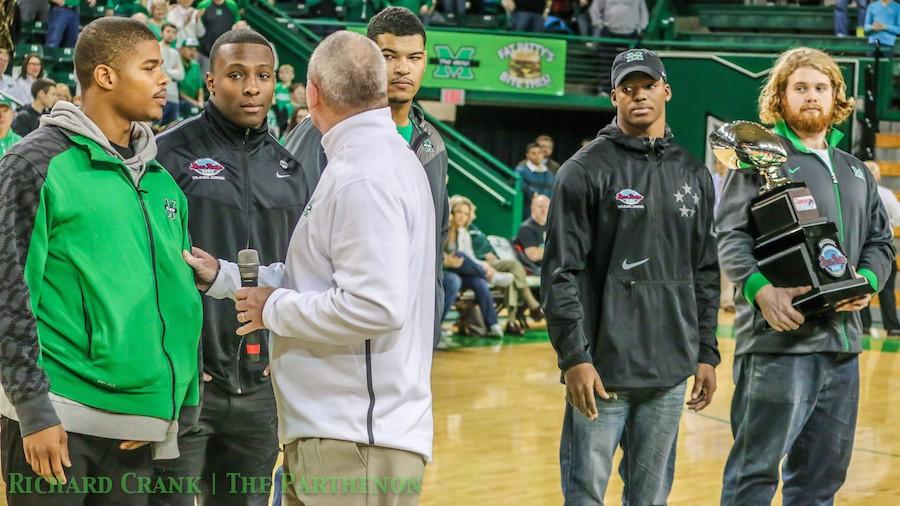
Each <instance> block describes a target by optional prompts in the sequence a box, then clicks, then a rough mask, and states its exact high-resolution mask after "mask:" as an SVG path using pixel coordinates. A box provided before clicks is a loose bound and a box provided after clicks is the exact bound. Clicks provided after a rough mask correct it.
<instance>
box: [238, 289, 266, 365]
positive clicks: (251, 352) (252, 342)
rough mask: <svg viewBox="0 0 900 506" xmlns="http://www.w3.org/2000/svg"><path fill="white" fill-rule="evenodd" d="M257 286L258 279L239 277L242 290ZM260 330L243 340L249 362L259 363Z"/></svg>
mask: <svg viewBox="0 0 900 506" xmlns="http://www.w3.org/2000/svg"><path fill="white" fill-rule="evenodd" d="M257 286H258V278H256V277H255V276H254V277H252V278H245V277H241V287H243V288H256V287H257ZM262 332H264V331H262V330H257V331H255V332H251V333H249V334H247V336H246V337H245V339H244V349H245V350H246V351H247V358H248V359H249V360H250V361H251V362H259V361H260V360H261V359H260V352H261V348H262V344H261V343H262Z"/></svg>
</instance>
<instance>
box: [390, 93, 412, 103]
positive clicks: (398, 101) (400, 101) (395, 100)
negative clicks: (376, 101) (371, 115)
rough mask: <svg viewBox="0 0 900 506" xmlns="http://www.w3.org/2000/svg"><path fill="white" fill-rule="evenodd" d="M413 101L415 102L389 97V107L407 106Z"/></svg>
mask: <svg viewBox="0 0 900 506" xmlns="http://www.w3.org/2000/svg"><path fill="white" fill-rule="evenodd" d="M412 101H413V99H412V98H410V99H406V100H399V99H396V98H393V97H391V96H390V95H388V105H406V104H408V103H410V102H412Z"/></svg>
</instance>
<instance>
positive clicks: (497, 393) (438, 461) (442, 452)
mask: <svg viewBox="0 0 900 506" xmlns="http://www.w3.org/2000/svg"><path fill="white" fill-rule="evenodd" d="M720 348H721V351H722V364H721V365H720V366H719V367H718V369H717V377H718V391H717V392H716V395H715V398H714V400H713V404H712V405H710V406H709V407H707V408H706V410H704V411H702V412H701V413H699V414H695V413H693V412H689V411H685V412H684V414H683V416H682V421H681V430H680V436H679V442H678V458H677V460H676V470H675V485H674V488H673V490H672V494H671V495H670V497H669V499H670V501H669V504H670V505H672V506H705V505H716V504H718V498H719V494H720V492H721V490H722V484H721V479H722V469H723V468H724V463H725V459H726V457H727V455H728V450H729V447H730V445H731V441H732V438H731V430H730V426H729V424H728V420H729V407H730V403H731V395H732V393H733V391H734V385H733V382H732V379H731V371H732V369H731V366H732V363H733V359H734V340H732V339H721V340H720ZM558 374H559V373H558V371H557V368H556V356H555V354H554V352H553V349H552V348H551V346H550V344H549V342H544V343H534V344H522V345H513V346H502V347H479V348H463V349H458V350H454V351H449V352H441V353H439V354H438V355H437V356H436V357H435V362H434V372H433V375H432V377H433V380H432V381H433V391H434V419H435V451H434V461H433V462H432V463H431V464H429V466H428V468H427V470H426V474H425V482H424V484H423V488H424V490H423V497H422V504H423V505H425V506H476V505H477V506H481V505H490V506H520V505H528V506H543V505H548V506H549V505H559V504H562V495H561V493H560V487H559V457H558V445H559V436H560V428H561V426H562V415H563V407H564V391H563V387H562V386H561V385H560V384H559V376H558ZM860 374H861V378H860V379H861V392H860V405H859V422H858V426H857V431H856V444H855V448H854V452H853V459H852V461H851V464H850V469H849V472H848V477H847V481H846V483H845V485H844V487H843V488H842V489H841V491H840V493H839V494H838V496H837V501H836V504H838V505H858V506H896V505H900V437H898V429H900V353H888V352H881V351H872V352H865V353H863V355H862V358H861V362H860ZM615 465H616V466H617V465H618V464H617V463H616V464H615ZM614 469H615V467H614ZM621 491H622V484H621V481H620V480H619V478H618V476H617V475H616V476H614V478H613V479H612V481H611V482H610V485H609V488H608V490H607V493H606V504H608V505H618V504H620V503H621V501H620V497H621ZM773 504H777V505H780V504H781V500H780V498H776V500H775V502H773Z"/></svg>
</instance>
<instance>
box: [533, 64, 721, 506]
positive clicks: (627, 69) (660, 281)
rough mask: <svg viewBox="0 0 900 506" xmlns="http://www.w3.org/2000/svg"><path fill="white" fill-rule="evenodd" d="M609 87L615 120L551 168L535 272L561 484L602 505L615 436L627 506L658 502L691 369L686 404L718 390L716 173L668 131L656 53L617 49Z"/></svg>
mask: <svg viewBox="0 0 900 506" xmlns="http://www.w3.org/2000/svg"><path fill="white" fill-rule="evenodd" d="M611 84H612V86H613V90H612V95H611V99H612V102H613V104H614V105H615V106H616V113H617V114H616V119H615V120H614V121H613V122H612V124H610V125H608V126H606V127H605V128H604V129H603V130H601V131H600V133H599V134H598V136H597V138H596V139H594V140H593V141H592V142H591V143H590V144H588V145H587V146H585V147H584V148H582V149H581V150H580V151H578V152H577V153H575V155H573V156H572V158H570V159H569V160H568V161H566V163H565V164H563V166H562V167H561V168H560V170H559V172H558V173H557V179H556V184H555V185H554V190H553V199H552V200H551V202H550V214H549V219H548V222H547V241H546V246H545V250H544V251H545V252H544V261H543V266H542V269H541V272H542V279H541V287H542V290H541V293H543V296H544V311H545V314H546V316H547V328H548V331H549V333H550V340H551V341H552V343H553V347H554V349H555V350H556V352H557V357H558V364H559V368H560V370H561V371H562V373H563V381H564V383H565V385H566V400H567V405H566V412H565V420H564V422H563V433H562V442H561V444H560V465H561V468H562V489H563V495H564V496H565V503H566V504H577V505H579V506H582V505H592V504H597V505H602V504H603V496H604V494H605V492H606V485H607V482H608V481H609V476H610V473H611V468H612V461H613V455H614V454H615V451H616V447H617V446H619V445H620V444H621V446H622V448H623V450H624V457H623V459H622V465H621V466H620V472H621V474H622V476H623V479H624V481H625V489H624V492H623V497H622V503H623V504H629V505H633V504H637V505H650V504H665V502H666V497H667V496H668V492H669V489H670V487H671V474H670V473H671V469H673V468H669V469H667V463H669V462H670V460H671V459H674V455H673V449H674V443H675V438H676V436H677V433H678V423H679V421H680V419H681V409H682V402H683V401H684V396H685V390H686V389H687V386H688V381H687V379H688V377H689V376H693V377H694V381H693V387H692V390H691V395H690V399H689V400H688V402H687V405H688V408H690V409H693V410H696V411H699V410H702V409H703V408H705V407H706V406H707V405H708V404H709V403H710V401H711V400H712V396H713V392H715V389H716V374H715V369H714V367H715V366H716V365H717V364H718V363H719V351H718V346H717V343H716V317H717V311H718V304H719V268H718V259H717V257H716V241H715V237H714V236H713V235H712V225H713V202H714V194H713V182H712V177H711V176H710V173H709V171H708V170H707V169H706V167H704V166H703V164H702V163H700V161H699V160H697V159H696V158H694V157H693V156H691V155H690V154H689V153H688V152H687V151H686V150H685V149H684V148H682V147H681V146H679V145H678V144H675V143H674V142H673V140H672V133H671V131H670V130H669V128H668V127H667V126H666V102H668V101H669V100H670V99H671V97H672V89H671V88H670V87H669V85H668V83H667V82H666V71H665V67H664V66H663V64H662V61H660V59H659V57H658V56H657V55H656V54H654V53H653V52H651V51H647V50H645V49H632V50H628V51H625V52H623V53H621V54H619V55H618V56H617V57H616V59H615V61H614V63H613V66H612V80H611ZM663 237H664V238H665V240H660V238H663Z"/></svg>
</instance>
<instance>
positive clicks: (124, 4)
mask: <svg viewBox="0 0 900 506" xmlns="http://www.w3.org/2000/svg"><path fill="white" fill-rule="evenodd" d="M135 14H143V15H144V19H143V21H144V23H146V22H147V21H146V20H147V18H149V17H150V11H148V10H147V8H146V7H144V5H143V4H142V3H141V1H140V0H111V1H110V2H108V3H107V4H106V15H107V16H119V17H122V18H130V17H133V16H134V15H135Z"/></svg>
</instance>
